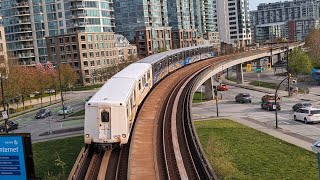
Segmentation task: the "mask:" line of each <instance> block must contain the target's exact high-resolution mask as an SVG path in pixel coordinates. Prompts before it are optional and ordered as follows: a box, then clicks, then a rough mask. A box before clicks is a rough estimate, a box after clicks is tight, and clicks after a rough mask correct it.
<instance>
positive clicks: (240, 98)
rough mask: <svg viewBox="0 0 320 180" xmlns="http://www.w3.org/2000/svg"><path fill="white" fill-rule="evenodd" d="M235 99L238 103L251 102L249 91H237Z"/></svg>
mask: <svg viewBox="0 0 320 180" xmlns="http://www.w3.org/2000/svg"><path fill="white" fill-rule="evenodd" d="M235 99H236V102H239V103H251V95H250V94H249V93H239V94H238V95H237V96H236V97H235Z"/></svg>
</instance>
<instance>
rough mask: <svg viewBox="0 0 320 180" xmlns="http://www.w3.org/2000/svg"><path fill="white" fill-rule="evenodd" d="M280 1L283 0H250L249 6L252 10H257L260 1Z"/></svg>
mask: <svg viewBox="0 0 320 180" xmlns="http://www.w3.org/2000/svg"><path fill="white" fill-rule="evenodd" d="M278 1H281V0H249V8H250V10H256V9H257V6H258V5H259V4H260V3H271V2H278ZM282 1H285V0H282Z"/></svg>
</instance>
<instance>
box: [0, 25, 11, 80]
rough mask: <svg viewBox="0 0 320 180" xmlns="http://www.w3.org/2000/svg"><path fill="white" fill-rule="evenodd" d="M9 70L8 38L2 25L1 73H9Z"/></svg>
mask: <svg viewBox="0 0 320 180" xmlns="http://www.w3.org/2000/svg"><path fill="white" fill-rule="evenodd" d="M0 20H1V19H0ZM8 70H9V69H8V56H7V45H6V38H5V35H4V28H3V26H0V73H1V74H2V75H5V74H7V73H8Z"/></svg>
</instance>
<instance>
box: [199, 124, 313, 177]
mask: <svg viewBox="0 0 320 180" xmlns="http://www.w3.org/2000/svg"><path fill="white" fill-rule="evenodd" d="M195 126H196V129H197V132H198V136H199V139H200V141H201V143H202V147H203V148H204V150H205V152H206V154H207V156H208V159H209V161H210V163H211V165H212V167H213V168H214V169H215V172H216V173H217V174H218V176H219V177H220V178H221V179H299V180H300V179H315V180H316V179H317V178H318V174H317V172H318V171H317V158H316V154H314V153H312V152H310V151H307V150H304V149H302V148H300V147H297V146H294V145H292V144H289V143H286V142H284V141H282V140H279V139H276V138H273V137H272V136H269V135H267V134H264V133H262V132H259V131H257V130H254V129H252V128H248V127H246V126H244V125H241V124H238V123H235V122H233V121H231V120H226V119H222V120H212V121H197V122H195Z"/></svg>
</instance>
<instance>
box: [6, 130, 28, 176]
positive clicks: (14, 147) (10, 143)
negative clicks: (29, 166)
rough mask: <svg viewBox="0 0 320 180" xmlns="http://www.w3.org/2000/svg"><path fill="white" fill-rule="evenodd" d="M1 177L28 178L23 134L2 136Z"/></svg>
mask: <svg viewBox="0 0 320 180" xmlns="http://www.w3.org/2000/svg"><path fill="white" fill-rule="evenodd" d="M0 179H10V180H23V179H27V175H26V167H25V160H24V150H23V142H22V137H21V136H0Z"/></svg>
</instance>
